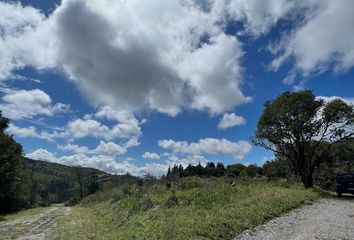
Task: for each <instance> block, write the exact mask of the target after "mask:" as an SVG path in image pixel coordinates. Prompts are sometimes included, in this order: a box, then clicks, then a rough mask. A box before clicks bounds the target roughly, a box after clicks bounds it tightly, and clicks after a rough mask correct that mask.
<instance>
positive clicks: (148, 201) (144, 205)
mask: <svg viewBox="0 0 354 240" xmlns="http://www.w3.org/2000/svg"><path fill="white" fill-rule="evenodd" d="M141 204H142V208H143V210H144V211H147V210H149V209H151V208H153V207H154V203H153V202H152V200H151V198H150V197H149V196H145V197H144V198H143V199H142V200H141Z"/></svg>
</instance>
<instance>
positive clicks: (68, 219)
mask: <svg viewBox="0 0 354 240" xmlns="http://www.w3.org/2000/svg"><path fill="white" fill-rule="evenodd" d="M96 218H97V216H96V215H95V214H94V212H93V210H92V209H90V208H83V207H73V208H72V209H71V211H70V214H69V215H67V216H65V217H63V218H61V219H60V220H59V221H58V223H57V225H56V227H55V228H54V230H53V231H52V232H51V236H52V238H53V239H58V240H59V239H65V240H76V239H88V240H89V239H98V238H97V235H96V232H97V230H96V229H97V225H96Z"/></svg>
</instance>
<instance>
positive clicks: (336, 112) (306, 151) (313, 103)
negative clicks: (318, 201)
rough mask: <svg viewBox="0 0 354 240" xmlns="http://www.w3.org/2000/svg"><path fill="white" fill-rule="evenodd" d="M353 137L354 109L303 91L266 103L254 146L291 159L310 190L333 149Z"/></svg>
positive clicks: (283, 95) (281, 96)
mask: <svg viewBox="0 0 354 240" xmlns="http://www.w3.org/2000/svg"><path fill="white" fill-rule="evenodd" d="M353 135H354V110H353V106H350V105H348V104H346V103H345V102H343V101H342V100H340V99H335V100H332V101H330V102H325V101H324V100H322V99H318V98H316V97H315V96H314V94H313V92H312V91H310V90H304V91H300V92H284V93H283V94H281V95H280V96H279V97H277V98H276V99H275V100H273V101H268V102H266V103H265V107H264V111H263V113H262V115H261V117H260V119H259V121H258V123H257V131H256V135H255V137H254V138H253V143H254V144H256V145H258V146H261V147H264V148H266V149H268V150H272V151H274V152H275V153H276V154H277V155H279V156H283V157H286V158H287V159H289V161H290V162H291V164H292V165H293V167H294V169H295V170H296V171H297V173H298V174H299V175H300V177H301V180H302V182H303V183H304V186H305V187H306V188H308V187H312V185H313V172H314V169H315V167H316V166H319V165H320V164H321V163H322V162H323V161H324V160H325V159H326V156H327V155H328V153H329V151H330V149H331V147H332V146H333V145H335V144H337V143H339V142H343V141H346V140H348V139H350V138H351V137H352V136H353ZM324 143H326V144H324Z"/></svg>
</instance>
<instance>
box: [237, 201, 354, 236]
mask: <svg viewBox="0 0 354 240" xmlns="http://www.w3.org/2000/svg"><path fill="white" fill-rule="evenodd" d="M241 239H242V240H251V239H252V240H261V239H262V240H267V239H268V240H284V239H286V240H295V239H296V240H300V239H301V240H302V239H311V240H312V239H326V240H332V239H333V240H334V239H335V240H340V239H348V240H349V239H351V240H352V239H354V198H343V199H331V200H320V201H319V202H316V203H314V204H313V205H307V206H304V207H302V208H299V209H297V210H294V211H292V212H290V213H289V214H287V215H285V216H282V217H279V218H276V219H273V220H271V221H269V222H268V223H266V224H265V225H262V226H259V227H257V228H256V229H255V230H254V231H252V232H250V231H248V232H244V233H243V234H241V235H239V236H238V237H236V238H235V240H241Z"/></svg>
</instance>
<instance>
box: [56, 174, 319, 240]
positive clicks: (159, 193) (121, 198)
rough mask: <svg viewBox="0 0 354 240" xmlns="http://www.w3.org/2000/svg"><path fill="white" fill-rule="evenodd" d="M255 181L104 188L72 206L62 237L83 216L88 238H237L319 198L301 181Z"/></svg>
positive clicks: (188, 181)
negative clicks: (78, 204)
mask: <svg viewBox="0 0 354 240" xmlns="http://www.w3.org/2000/svg"><path fill="white" fill-rule="evenodd" d="M252 182H253V183H252ZM252 182H249V181H236V182H234V183H231V182H230V180H229V179H216V178H208V179H200V178H194V177H193V178H187V179H183V180H181V181H180V182H176V183H173V184H172V187H171V188H170V189H167V188H166V187H165V185H163V184H155V185H152V186H144V187H141V188H139V187H136V186H130V187H127V186H123V187H120V188H115V189H110V190H107V191H104V192H99V193H96V194H95V195H92V196H89V197H88V198H86V199H84V200H83V201H82V203H81V208H80V207H74V208H73V212H72V214H71V215H70V216H68V218H69V219H71V220H70V221H72V223H70V222H67V221H62V222H61V223H60V224H59V225H58V227H59V228H61V230H60V231H62V232H64V233H66V234H63V237H62V238H59V239H74V238H65V237H66V236H68V235H69V234H68V233H71V232H74V233H75V234H79V233H77V229H75V224H76V223H75V221H78V219H82V222H81V223H78V224H79V226H80V228H81V227H82V228H83V229H84V230H82V231H84V232H85V234H88V235H89V237H87V235H85V236H84V237H85V238H86V239H232V238H233V237H235V236H236V235H237V234H238V233H240V232H241V231H243V230H246V229H252V228H253V227H255V226H256V225H259V224H262V223H264V222H265V221H267V220H268V219H270V218H273V217H276V216H279V215H281V214H282V213H284V212H287V211H289V210H291V209H293V208H296V207H298V206H300V205H301V204H303V203H304V202H305V201H307V200H315V199H317V198H318V193H316V192H315V191H313V190H305V189H303V188H302V187H300V186H298V185H296V186H284V184H270V183H265V182H260V181H252ZM74 223H75V224H74ZM80 224H81V225H80ZM80 231H81V230H80ZM77 236H78V237H81V235H77ZM81 239H84V238H81Z"/></svg>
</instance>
